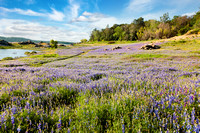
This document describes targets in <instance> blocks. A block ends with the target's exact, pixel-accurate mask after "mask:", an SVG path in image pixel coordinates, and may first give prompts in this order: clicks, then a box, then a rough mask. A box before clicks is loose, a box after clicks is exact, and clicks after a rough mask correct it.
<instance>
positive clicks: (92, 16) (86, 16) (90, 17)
mask: <svg viewBox="0 0 200 133" xmlns="http://www.w3.org/2000/svg"><path fill="white" fill-rule="evenodd" d="M104 17H105V16H104V15H103V14H100V13H90V12H87V11H85V12H83V14H82V15H81V16H79V17H77V18H74V19H73V20H72V22H95V21H98V20H100V19H101V18H104Z"/></svg>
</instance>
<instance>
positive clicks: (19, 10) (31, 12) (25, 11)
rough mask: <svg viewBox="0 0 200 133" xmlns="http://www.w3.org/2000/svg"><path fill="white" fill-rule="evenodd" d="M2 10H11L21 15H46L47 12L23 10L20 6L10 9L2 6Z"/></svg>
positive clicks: (0, 8) (10, 11)
mask: <svg viewBox="0 0 200 133" xmlns="http://www.w3.org/2000/svg"><path fill="white" fill-rule="evenodd" d="M0 10H1V11H3V12H9V13H18V14H21V15H28V16H45V14H43V13H38V12H35V11H32V10H29V9H28V10H22V9H19V8H14V9H8V8H4V7H0Z"/></svg>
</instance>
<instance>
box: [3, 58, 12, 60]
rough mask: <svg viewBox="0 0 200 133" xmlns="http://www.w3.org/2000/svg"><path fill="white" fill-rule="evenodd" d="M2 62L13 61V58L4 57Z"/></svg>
mask: <svg viewBox="0 0 200 133" xmlns="http://www.w3.org/2000/svg"><path fill="white" fill-rule="evenodd" d="M2 60H13V58H12V57H5V58H3V59H2Z"/></svg>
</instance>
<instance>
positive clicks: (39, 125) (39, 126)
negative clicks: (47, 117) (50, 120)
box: [37, 122, 41, 130]
mask: <svg viewBox="0 0 200 133" xmlns="http://www.w3.org/2000/svg"><path fill="white" fill-rule="evenodd" d="M37 129H38V130H40V129H41V123H40V122H39V124H38V127H37Z"/></svg>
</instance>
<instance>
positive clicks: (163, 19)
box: [160, 12, 170, 23]
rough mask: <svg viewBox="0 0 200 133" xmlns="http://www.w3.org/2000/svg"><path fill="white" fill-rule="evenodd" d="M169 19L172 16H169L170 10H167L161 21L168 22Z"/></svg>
mask: <svg viewBox="0 0 200 133" xmlns="http://www.w3.org/2000/svg"><path fill="white" fill-rule="evenodd" d="M169 20H170V18H169V13H168V12H167V13H164V14H163V16H161V17H160V21H161V22H162V23H166V22H168V21H169Z"/></svg>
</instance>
